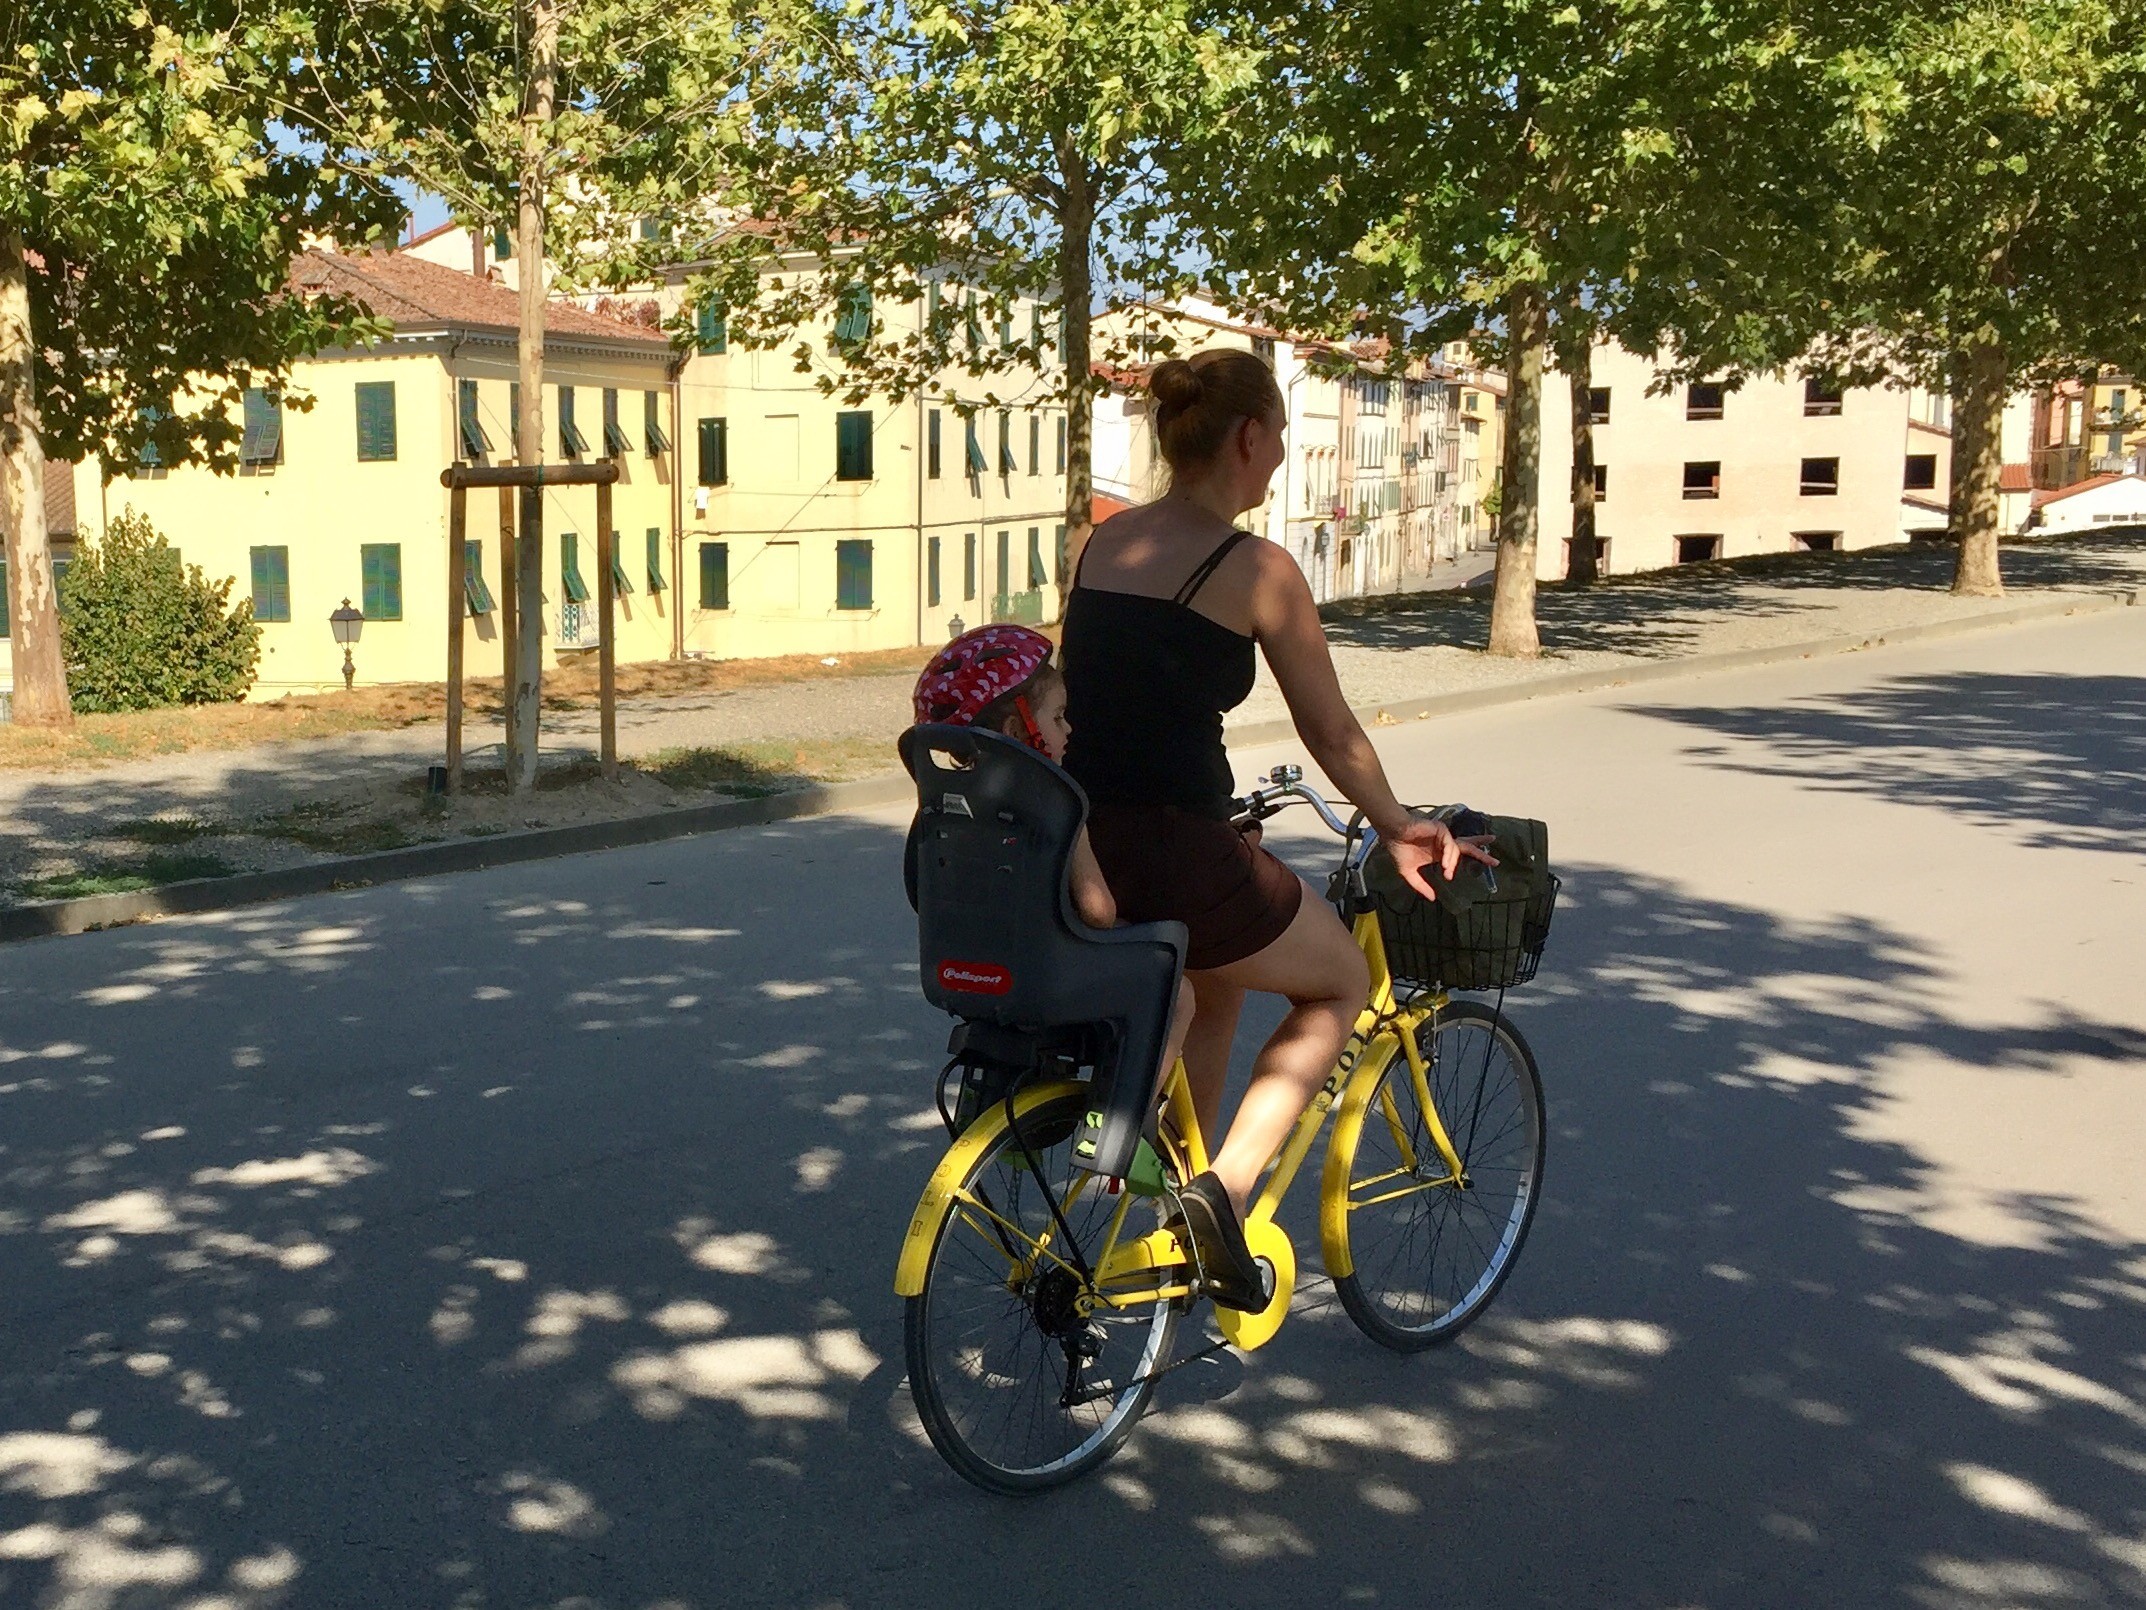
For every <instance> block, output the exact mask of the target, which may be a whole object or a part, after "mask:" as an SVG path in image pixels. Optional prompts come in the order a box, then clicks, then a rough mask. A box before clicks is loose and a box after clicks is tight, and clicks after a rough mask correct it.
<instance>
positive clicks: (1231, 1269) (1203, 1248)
mask: <svg viewBox="0 0 2146 1610" xmlns="http://www.w3.org/2000/svg"><path fill="white" fill-rule="evenodd" d="M1178 1208H1179V1210H1180V1211H1181V1212H1182V1213H1183V1214H1184V1217H1185V1223H1186V1227H1187V1228H1188V1229H1189V1230H1190V1231H1191V1233H1192V1240H1193V1244H1194V1246H1195V1247H1197V1248H1198V1250H1199V1255H1200V1266H1201V1269H1202V1271H1203V1273H1205V1275H1206V1277H1207V1295H1208V1296H1209V1297H1210V1298H1212V1299H1213V1301H1214V1303H1215V1305H1216V1306H1217V1307H1220V1308H1234V1309H1237V1310H1238V1311H1239V1312H1240V1313H1247V1314H1256V1313H1258V1312H1259V1311H1260V1310H1261V1309H1262V1308H1264V1307H1266V1306H1267V1280H1266V1276H1265V1275H1264V1274H1263V1273H1262V1272H1261V1271H1260V1267H1259V1260H1258V1259H1257V1258H1255V1257H1253V1256H1252V1249H1251V1248H1250V1247H1248V1246H1246V1245H1245V1244H1244V1226H1243V1225H1242V1224H1240V1223H1238V1221H1237V1209H1236V1208H1235V1207H1234V1206H1232V1205H1231V1203H1230V1199H1229V1192H1228V1191H1227V1190H1225V1189H1223V1186H1222V1182H1221V1181H1220V1180H1218V1179H1216V1178H1215V1176H1214V1175H1213V1174H1212V1173H1207V1174H1202V1175H1201V1176H1200V1177H1199V1178H1198V1179H1196V1180H1194V1181H1192V1183H1191V1184H1189V1185H1187V1186H1186V1187H1185V1188H1184V1190H1183V1191H1182V1192H1180V1193H1179V1195H1178Z"/></svg>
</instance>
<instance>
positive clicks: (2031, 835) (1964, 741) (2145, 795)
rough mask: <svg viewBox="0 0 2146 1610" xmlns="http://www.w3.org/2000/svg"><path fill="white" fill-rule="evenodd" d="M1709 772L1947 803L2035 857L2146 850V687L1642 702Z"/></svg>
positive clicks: (2033, 684)
mask: <svg viewBox="0 0 2146 1610" xmlns="http://www.w3.org/2000/svg"><path fill="white" fill-rule="evenodd" d="M1630 708H1632V709H1633V710H1634V712H1635V713H1636V714H1640V715H1649V716H1655V717H1659V718H1660V719H1662V720H1665V721H1673V722H1676V723H1678V724H1680V725H1683V726H1688V727H1695V728H1698V729H1700V730H1702V731H1705V732H1708V733H1712V734H1715V735H1718V736H1719V737H1722V738H1724V739H1729V740H1732V741H1731V742H1728V743H1723V744H1719V745H1714V746H1708V747H1699V748H1694V749H1692V750H1689V751H1687V753H1691V754H1695V755H1698V756H1700V757H1702V758H1704V759H1705V760H1707V761H1708V763H1709V764H1711V765H1714V766H1718V767H1721V768H1724V769H1726V770H1731V771H1742V772H1748V773H1752V774H1754V775H1757V776H1763V777H1784V778H1789V779H1792V780H1794V781H1796V782H1799V783H1801V784H1804V785H1805V786H1807V787H1811V788H1815V789H1819V790H1821V791H1827V792H1845V793H1858V794H1872V795H1876V796H1878V797H1880V798H1883V799H1888V800H1892V801H1895V802H1896V803H1900V804H1908V805H1921V806H1936V807H1938V808H1941V809H1944V810H1948V811H1952V812H1956V813H1957V814H1959V815H1961V816H1963V817H1965V818H1967V819H1968V820H1970V821H1973V822H1976V823H1979V824H1982V825H1985V826H1991V827H1997V828H2002V829H2007V830H2010V831H2013V832H2016V833H2018V834H2020V835H2021V836H2022V838H2023V840H2024V841H2025V842H2026V843H2028V844H2031V845H2035V846H2038V847H2058V848H2070V849H2090V850H2117V851H2129V852H2133V853H2136V852H2138V851H2140V850H2142V849H2146V677H2136V676H2070V675H2061V674H2057V673H2053V672H2020V673H2008V672H1985V671H1955V672H1943V673H1933V674H1930V675H1925V676H1908V677H1894V678H1891V679H1889V680H1887V681H1883V682H1879V683H1876V684H1874V685H1872V686H1869V687H1860V688H1855V689H1851V690H1848V691H1845V692H1841V693H1829V694H1820V695H1816V696H1812V697H1808V698H1802V699H1796V700H1793V701H1790V702H1787V703H1777V704H1771V705H1750V706H1738V707H1727V708H1724V707H1719V706H1710V707H1705V708H1701V707H1697V706H1676V705H1639V706H1632V707H1630Z"/></svg>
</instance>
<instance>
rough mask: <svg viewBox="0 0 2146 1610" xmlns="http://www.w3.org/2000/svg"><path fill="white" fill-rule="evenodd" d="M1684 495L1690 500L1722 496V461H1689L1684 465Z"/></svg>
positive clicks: (1711, 459)
mask: <svg viewBox="0 0 2146 1610" xmlns="http://www.w3.org/2000/svg"><path fill="white" fill-rule="evenodd" d="M1684 495H1685V496H1686V497H1688V498H1718V497H1720V496H1721V460H1719V459H1718V458H1710V459H1705V460H1689V461H1687V462H1686V463H1685V465H1684Z"/></svg>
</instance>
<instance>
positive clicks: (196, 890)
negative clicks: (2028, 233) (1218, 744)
mask: <svg viewBox="0 0 2146 1610" xmlns="http://www.w3.org/2000/svg"><path fill="white" fill-rule="evenodd" d="M2139 598H2140V595H2139V593H2137V592H2106V593H2082V594H2079V595H2076V596H2074V597H2070V598H2062V599H2049V600H2046V601H2044V602H2040V603H2034V604H2022V605H2020V606H2019V607H2018V608H2016V609H2003V610H1993V611H1991V612H1990V613H1988V614H1986V615H1972V616H1966V617H1962V618H1959V619H1955V620H1947V621H1931V622H1928V623H1927V624H1924V625H1921V626H1902V627H1898V628H1895V629H1893V630H1889V631H1881V632H1874V633H1870V634H1868V635H1863V636H1857V635H1854V634H1847V635H1843V636H1839V637H1824V638H1817V639H1814V640H1812V641H1809V642H1804V643H1780V644H1776V645H1774V646H1772V647H1769V648H1756V649H1736V650H1731V651H1729V652H1727V653H1722V654H1700V655H1693V656H1691V657H1689V658H1686V659H1681V660H1663V661H1659V662H1656V663H1654V664H1649V665H1619V666H1606V667H1603V668H1602V669H1600V670H1592V671H1571V672H1566V673H1564V674H1562V675H1558V676H1546V677H1539V678H1537V679H1536V680H1534V681H1532V682H1519V683H1508V684H1506V685H1505V686H1502V687H1494V688H1471V689H1469V690H1467V691H1465V692H1462V693H1442V694H1437V695H1434V696H1432V697H1429V698H1417V699H1402V700H1398V701H1396V702H1393V703H1389V704H1372V705H1360V706H1357V707H1356V709H1355V714H1356V717H1357V719H1358V720H1360V721H1362V722H1363V723H1364V724H1365V725H1366V726H1369V727H1379V726H1393V725H1397V724H1398V723H1400V722H1402V721H1424V720H1428V719H1430V718H1431V717H1433V716H1442V715H1456V714H1459V713H1461V712H1463V711H1468V710H1487V709H1492V708H1495V707H1496V706H1498V705H1506V704H1523V703H1525V702H1527V701H1528V700H1530V699H1540V698H1546V697H1549V696H1552V695H1557V694H1567V693H1589V692H1594V691H1597V690H1600V689H1603V688H1620V687H1630V686H1633V685H1636V684H1641V683H1648V682H1667V681H1670V680H1672V679H1674V678H1676V677H1683V676H1699V675H1704V674H1706V673H1708V672H1713V671H1734V670H1741V669H1744V668H1746V667H1750V666H1760V665H1777V664H1780V663H1782V662H1784V661H1788V660H1814V659H1825V658H1828V657H1830V656H1833V655H1836V654H1854V653H1858V652H1860V651H1861V650H1864V649H1871V648H1880V647H1883V646H1885V645H1887V644H1893V643H1915V642H1925V641H1928V640H1930V639H1933V638H1942V637H1955V636H1958V635H1960V634H1962V633H1965V632H1975V631H1981V630H1984V629H1985V628H1989V627H1997V626H2019V625H2024V624H2026V623H2028V622H2031V621H2043V620H2058V619H2062V618H2063V617H2065V616H2068V615H2099V614H2104V613H2106V612H2107V611H2109V610H2113V609H2123V608H2126V607H2128V606H2134V605H2136V604H2137V603H2138V602H2139ZM1223 736H1224V737H1225V738H1226V739H1227V740H1228V741H1229V742H1230V743H1232V744H1236V745H1242V746H1245V747H1248V748H1249V747H1255V746H1258V745H1261V744H1270V743H1282V742H1286V741H1288V740H1289V739H1291V738H1294V737H1295V736H1296V727H1295V725H1294V724H1293V723H1291V722H1289V721H1287V720H1279V721H1258V722H1252V723H1249V724H1247V725H1245V726H1242V727H1230V728H1228V729H1226V730H1225V732H1224V734H1223ZM910 787H911V784H910V781H909V779H908V778H907V777H906V776H904V775H902V774H900V773H895V774H894V775H892V776H886V777H866V778H862V779H859V780H858V781H856V782H852V783H822V784H816V785H814V786H812V787H808V788H799V789H792V790H789V791H788V792H785V793H780V794H769V795H766V796H765V797H763V798H760V799H734V800H724V801H722V802H721V803H719V804H715V805H696V806H691V807H688V808H685V809H681V810H671V811H661V812H652V813H649V814H647V815H642V816H627V817H621V818H618V819H616V820H613V821H608V822H580V823H576V824H574V825H573V826H571V827H547V828H534V829H530V830H528V831H525V832H520V833H501V834H497V835H494V836H490V837H486V838H471V839H455V840H452V841H450V842H447V843H443V844H419V845H412V846H411V847H409V848H408V849H401V850H381V851H378V852H377V853H375V854H372V855H354V856H345V857H342V858H340V859H337V860H333V861H318V862H315V863H313V864H312V865H310V866H301V867H288V868H285V869H284V870H282V871H279V872H241V873H237V874H235V875H233V876H231V877H226V878H197V879H192V880H190V881H188V882H185V883H167V884H165V885H163V886H162V887H161V888H156V889H143V890H140V891H138V892H136V893H133V894H102V895H86V896H84V897H83V898H81V899H79V900H52V901H46V902H43V903H40V904H37V905H27V906H10V907H7V908H4V909H0V943H6V942H8V941H10V940H16V939H42V938H48V937H53V936H57V935H62V934H80V933H88V932H91V931H93V930H95V929H99V928H112V927H118V926H121V925H123V924H127V923H136V922H145V921H148V920H150V919H152V918H156V917H174V916H184V915H189V914H192V913H196V912H203V911H221V910H224V909H227V908H229V907H233V906H247V905H258V904H261V903H262V902H264V901H270V900H291V899H295V898H297V897H299V896H301V895H309V894H328V893H331V892H333V891H335V890H338V889H364V888H370V887H371V886H373V885H375V884H380V883H395V882H400V881H403V880H405V879H409V878H425V877H438V876H444V875H446V874H449V873H455V872H481V871H484V870H485V869H487V868H489V867H501V866H512V865H514V864H515V863H517V862H522V861H548V860H551V859H554V858H555V857H558V856H563V855H586V854H589V853H590V852H592V851H596V850H618V849H625V848H628V847H630V846H632V845H636V844H660V843H662V842H663V841H664V840H666V839H677V838H689V837H691V836H693V835H694V834H697V833H715V832H720V831H722V830H724V829H726V828H735V827H766V826H768V825H770V824H771V823H775V822H787V821H793V820H795V819H796V818H798V817H801V816H824V815H827V814H829V813H831V812H835V811H848V810H867V809H870V808H871V807H873V806H877V805H891V804H894V803H896V802H898V801H900V800H905V799H907V798H908V797H909V794H910Z"/></svg>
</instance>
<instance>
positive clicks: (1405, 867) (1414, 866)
mask: <svg viewBox="0 0 2146 1610" xmlns="http://www.w3.org/2000/svg"><path fill="white" fill-rule="evenodd" d="M1380 838H1381V839H1382V840H1384V842H1385V845H1386V849H1387V853H1388V854H1390V855H1391V856H1392V857H1393V864H1394V868H1395V870H1396V871H1398V872H1399V873H1400V874H1401V876H1402V877H1404V878H1406V879H1407V880H1408V882H1409V884H1410V886H1411V887H1412V888H1414V889H1415V891H1416V892H1417V893H1418V894H1420V895H1422V896H1423V898H1424V899H1426V900H1436V899H1437V898H1438V891H1437V890H1435V889H1433V888H1432V887H1431V885H1430V881H1429V880H1428V879H1427V878H1425V877H1424V875H1423V869H1424V868H1425V867H1427V866H1430V865H1431V864H1433V863H1434V862H1435V863H1436V864H1437V867H1438V870H1439V874H1440V875H1441V876H1442V877H1444V878H1445V879H1446V881H1447V882H1449V883H1450V882H1451V881H1452V880H1453V875H1454V874H1455V873H1456V872H1458V871H1459V870H1460V864H1461V862H1462V861H1463V860H1469V861H1480V862H1482V863H1483V865H1485V866H1491V867H1494V866H1496V865H1497V864H1498V858H1497V857H1496V856H1494V855H1492V854H1491V853H1490V850H1489V848H1488V846H1489V844H1490V839H1489V838H1488V837H1487V836H1486V837H1480V838H1464V839H1463V838H1455V837H1454V836H1453V831H1452V829H1450V828H1449V827H1447V826H1446V824H1445V823H1443V822H1438V821H1433V820H1432V819H1431V818H1429V817H1427V816H1411V817H1410V818H1409V819H1408V823H1407V825H1406V826H1404V827H1402V828H1401V829H1400V830H1399V831H1398V832H1394V833H1382V834H1380Z"/></svg>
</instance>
